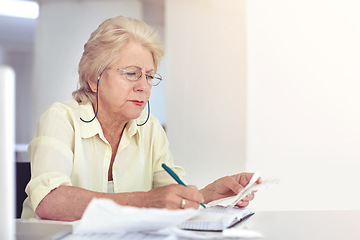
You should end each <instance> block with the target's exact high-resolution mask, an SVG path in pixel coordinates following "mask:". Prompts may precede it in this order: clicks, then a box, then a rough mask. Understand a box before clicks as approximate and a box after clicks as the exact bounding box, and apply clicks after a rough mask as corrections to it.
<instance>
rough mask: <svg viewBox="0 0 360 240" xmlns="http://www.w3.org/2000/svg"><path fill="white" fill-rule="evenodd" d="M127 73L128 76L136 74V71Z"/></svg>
mask: <svg viewBox="0 0 360 240" xmlns="http://www.w3.org/2000/svg"><path fill="white" fill-rule="evenodd" d="M126 75H128V76H136V72H127V73H126Z"/></svg>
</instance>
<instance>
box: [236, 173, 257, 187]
mask: <svg viewBox="0 0 360 240" xmlns="http://www.w3.org/2000/svg"><path fill="white" fill-rule="evenodd" d="M253 176H254V173H248V172H245V173H241V174H240V180H239V183H240V184H241V185H242V186H243V187H245V186H246V185H248V184H249V182H250V180H251V178H252V177H253Z"/></svg>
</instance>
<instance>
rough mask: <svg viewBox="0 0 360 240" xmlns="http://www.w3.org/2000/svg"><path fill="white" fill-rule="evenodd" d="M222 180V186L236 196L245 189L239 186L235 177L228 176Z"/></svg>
mask: <svg viewBox="0 0 360 240" xmlns="http://www.w3.org/2000/svg"><path fill="white" fill-rule="evenodd" d="M222 180H223V181H222V185H223V186H224V187H225V188H227V189H228V190H230V191H232V192H233V193H234V194H235V195H236V194H238V193H239V192H240V191H241V190H243V189H244V187H243V186H242V185H241V184H239V183H238V182H237V181H236V179H235V178H233V177H230V176H227V177H224V178H222Z"/></svg>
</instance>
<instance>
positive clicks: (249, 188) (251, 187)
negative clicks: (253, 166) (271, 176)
mask: <svg viewBox="0 0 360 240" xmlns="http://www.w3.org/2000/svg"><path fill="white" fill-rule="evenodd" d="M259 178H260V174H259V173H255V174H254V175H253V176H252V178H251V179H250V182H249V183H248V185H246V186H245V188H244V189H243V190H241V191H240V192H239V193H238V194H237V195H236V196H232V197H227V198H222V199H219V200H215V201H212V202H210V203H208V204H206V207H213V206H223V207H233V206H235V205H236V204H237V203H238V202H239V201H240V200H241V199H243V198H244V197H246V196H247V195H248V194H250V193H251V192H253V191H258V190H260V189H265V188H267V187H270V186H272V185H274V184H277V183H278V182H279V180H261V182H260V183H259V184H258V183H256V181H257V180H258V179H259Z"/></svg>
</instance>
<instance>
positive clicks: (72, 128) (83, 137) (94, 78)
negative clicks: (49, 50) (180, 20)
mask: <svg viewBox="0 0 360 240" xmlns="http://www.w3.org/2000/svg"><path fill="white" fill-rule="evenodd" d="M162 56H163V48H162V46H161V44H160V41H159V39H158V35H157V34H156V33H155V32H154V31H153V30H152V28H151V27H149V26H148V25H147V24H145V23H144V22H142V21H140V20H136V19H132V18H126V17H121V16H120V17H115V18H110V19H108V20H106V21H104V22H103V23H102V24H101V25H100V26H99V27H98V28H97V29H96V30H95V31H94V32H93V33H92V34H91V36H90V38H89V40H88V42H87V43H86V44H85V45H84V52H83V55H82V58H81V60H80V63H79V87H78V90H76V91H75V92H74V93H73V99H71V100H69V101H67V102H64V103H54V104H53V105H51V106H50V107H49V109H48V110H47V111H46V112H45V113H44V114H43V115H42V116H41V118H40V120H39V124H38V130H37V133H36V135H35V137H34V139H33V140H32V141H31V143H30V144H29V148H28V153H29V157H30V159H31V180H30V182H29V183H28V185H27V188H26V193H27V194H28V198H27V199H26V200H25V201H24V208H23V213H22V217H23V218H30V217H39V218H43V219H53V220H63V221H73V220H78V219H80V218H81V217H82V214H83V212H84V210H85V208H86V206H87V205H88V203H89V202H90V201H91V199H93V198H108V199H112V200H114V201H115V202H117V203H118V204H121V205H129V206H135V207H156V208H168V209H179V208H198V207H199V204H200V203H203V202H204V203H208V202H210V201H213V200H216V199H220V198H223V197H228V196H232V195H235V194H237V193H238V192H239V191H240V190H241V189H243V188H244V187H245V186H246V185H247V184H248V182H249V180H250V178H251V177H252V173H241V174H237V175H233V176H227V177H223V178H220V179H218V180H216V181H215V182H213V183H211V184H209V185H207V186H206V187H205V188H204V189H201V190H198V189H197V187H195V186H188V187H184V186H182V185H179V184H176V182H175V181H174V180H172V178H171V177H170V176H169V175H168V174H167V173H166V172H165V171H164V169H163V168H162V167H161V165H162V164H163V163H165V164H166V165H168V166H169V167H170V168H171V169H172V170H174V171H175V172H177V173H178V174H179V175H180V176H183V175H184V170H183V169H182V168H181V167H178V166H176V165H174V163H173V159H172V156H171V153H170V150H169V143H168V140H167V138H166V135H165V132H164V130H163V128H162V126H161V125H160V124H159V122H158V120H157V119H156V118H155V117H154V116H153V115H151V114H149V115H147V114H146V113H145V114H142V112H143V109H144V108H145V107H146V105H147V102H148V100H149V97H150V93H151V88H152V86H156V85H157V84H159V82H160V81H161V76H160V75H158V74H157V73H156V71H157V68H158V65H159V61H160V59H161V57H162ZM253 198H254V195H253V194H250V195H249V196H248V197H247V198H245V199H244V200H243V201H241V202H239V203H238V206H240V207H245V206H247V205H248V204H249V201H250V200H252V199H253Z"/></svg>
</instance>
